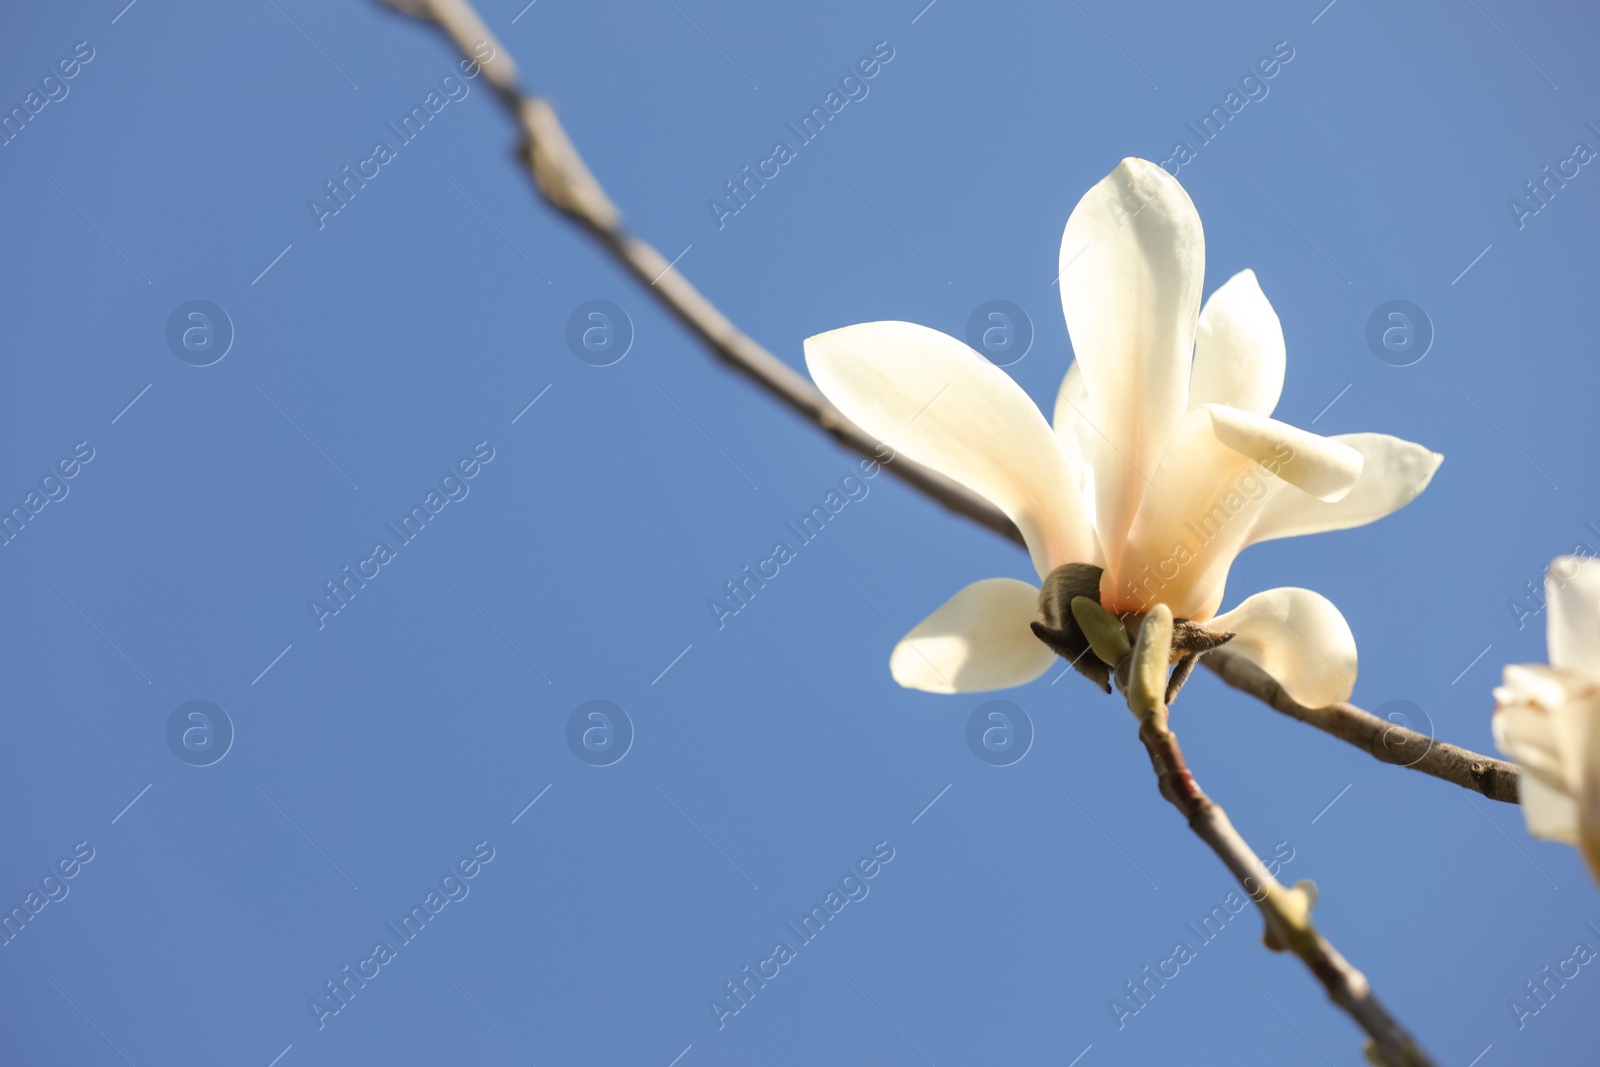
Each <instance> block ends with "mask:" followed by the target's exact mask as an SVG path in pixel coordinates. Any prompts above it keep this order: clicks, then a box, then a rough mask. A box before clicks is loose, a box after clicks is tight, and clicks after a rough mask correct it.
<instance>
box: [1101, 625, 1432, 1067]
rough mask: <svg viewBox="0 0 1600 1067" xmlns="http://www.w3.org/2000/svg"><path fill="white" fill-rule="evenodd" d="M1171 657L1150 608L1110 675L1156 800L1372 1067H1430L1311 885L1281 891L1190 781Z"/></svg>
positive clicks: (1167, 631)
mask: <svg viewBox="0 0 1600 1067" xmlns="http://www.w3.org/2000/svg"><path fill="white" fill-rule="evenodd" d="M1102 610H1103V609H1102ZM1107 618H1108V619H1109V618H1110V616H1109V615H1108V616H1107ZM1171 658H1172V613H1171V611H1169V610H1168V609H1167V607H1166V606H1165V605H1157V606H1156V608H1155V609H1153V610H1152V611H1151V613H1150V614H1149V615H1147V616H1145V618H1144V619H1143V620H1142V625H1141V626H1140V628H1139V633H1138V638H1137V642H1136V643H1135V645H1134V648H1133V651H1132V652H1131V653H1129V654H1128V655H1126V656H1125V657H1123V659H1122V661H1121V662H1120V663H1118V664H1117V668H1116V671H1115V672H1114V677H1115V678H1116V681H1117V688H1118V689H1120V690H1121V691H1122V693H1123V695H1124V696H1125V697H1127V701H1128V710H1129V711H1132V712H1133V713H1134V715H1135V716H1137V717H1138V719H1139V740H1140V741H1141V742H1143V743H1144V747H1145V751H1146V752H1147V753H1148V754H1149V756H1150V766H1151V769H1152V770H1154V771H1155V774H1156V782H1157V784H1158V786H1159V787H1160V789H1161V795H1162V796H1164V797H1166V798H1167V800H1168V801H1169V802H1170V803H1171V804H1172V806H1173V807H1175V808H1177V809H1178V810H1179V811H1180V812H1182V813H1183V817H1184V818H1185V819H1186V820H1187V821H1188V823H1189V829H1191V830H1193V831H1194V833H1195V836H1196V837H1198V838H1200V840H1202V841H1204V842H1205V843H1206V845H1207V846H1208V847H1209V848H1210V849H1211V851H1212V852H1214V853H1216V855H1217V858H1218V859H1220V860H1222V862H1223V864H1224V865H1225V866H1226V867H1227V868H1228V870H1229V871H1231V872H1232V873H1233V876H1234V877H1235V878H1237V879H1238V880H1239V885H1240V886H1241V887H1242V888H1243V889H1244V891H1245V892H1246V893H1248V894H1250V899H1251V900H1253V901H1255V902H1256V904H1257V906H1258V907H1260V909H1261V916H1262V919H1263V920H1264V921H1265V923H1266V936H1265V938H1264V940H1265V942H1266V945H1267V947H1268V948H1270V949H1272V950H1274V951H1277V952H1293V953H1294V954H1295V955H1296V956H1297V957H1299V959H1300V961H1301V962H1302V963H1304V964H1305V965H1306V969H1307V970H1309V971H1310V972H1311V974H1312V976H1313V977H1315V978H1316V979H1317V981H1318V982H1320V983H1322V987H1323V988H1324V989H1325V990H1327V993H1328V998H1329V999H1330V1000H1332V1001H1333V1002H1334V1003H1335V1004H1337V1005H1338V1006H1339V1007H1340V1008H1341V1009H1342V1010H1343V1011H1344V1012H1345V1014H1347V1015H1349V1016H1350V1018H1351V1019H1352V1020H1354V1021H1355V1023H1356V1025H1358V1026H1360V1027H1361V1029H1362V1030H1364V1031H1366V1033H1367V1036H1368V1037H1369V1038H1370V1039H1371V1040H1370V1042H1369V1044H1368V1048H1367V1052H1368V1056H1369V1057H1370V1058H1371V1059H1372V1060H1373V1062H1375V1063H1379V1064H1382V1065H1383V1067H1433V1061H1432V1060H1431V1059H1429V1058H1428V1056H1427V1054H1426V1053H1424V1052H1423V1051H1422V1048H1421V1046H1419V1045H1418V1044H1417V1042H1416V1039H1415V1038H1413V1037H1412V1036H1411V1034H1410V1033H1408V1032H1407V1031H1406V1028H1405V1027H1404V1026H1402V1025H1401V1024H1400V1021H1399V1020H1398V1019H1396V1018H1395V1017H1394V1016H1393V1015H1391V1014H1389V1010H1388V1009H1387V1008H1385V1007H1384V1006H1383V1003H1382V1002H1381V1001H1379V1000H1378V998H1377V996H1376V995H1375V994H1374V993H1373V992H1372V984H1371V983H1370V982H1368V981H1367V976H1366V975H1364V974H1362V973H1361V971H1359V970H1357V969H1356V967H1355V966H1354V965H1352V964H1351V963H1350V961H1349V960H1347V959H1345V958H1344V957H1343V956H1342V955H1340V954H1339V950H1338V949H1336V948H1334V947H1333V944H1332V942H1330V941H1329V940H1328V939H1327V938H1326V937H1324V936H1323V935H1322V933H1321V932H1320V931H1318V930H1317V928H1316V926H1315V925H1314V924H1313V923H1312V921H1311V910H1312V908H1313V907H1314V906H1315V905H1316V886H1315V885H1313V884H1312V883H1310V882H1301V883H1299V884H1298V885H1295V886H1294V887H1292V888H1286V887H1285V886H1284V885H1283V884H1282V883H1281V882H1279V881H1278V880H1277V879H1276V878H1275V877H1273V875H1272V873H1271V872H1270V871H1268V870H1267V868H1266V865H1265V864H1263V863H1262V862H1261V860H1260V859H1259V858H1257V853H1256V851H1255V849H1253V848H1251V847H1250V845H1249V843H1248V842H1246V841H1245V839H1244V836H1243V835H1242V834H1240V833H1239V831H1238V830H1237V829H1235V828H1234V825H1233V823H1232V821H1230V820H1229V818H1228V813H1227V812H1225V811H1223V810H1222V806H1221V805H1220V804H1218V803H1216V801H1214V800H1212V799H1211V798H1210V797H1208V796H1206V794H1205V790H1203V789H1201V788H1200V783H1199V782H1197V781H1195V777H1194V774H1193V772H1191V771H1190V770H1189V765H1188V763H1187V762H1185V760H1184V758H1183V750H1182V749H1181V748H1179V747H1178V738H1177V736H1176V735H1175V734H1174V733H1173V732H1172V730H1171V727H1170V725H1169V724H1170V719H1169V716H1168V714H1167V705H1166V701H1165V699H1164V693H1165V691H1166V686H1167V673H1168V667H1169V664H1170V663H1171Z"/></svg>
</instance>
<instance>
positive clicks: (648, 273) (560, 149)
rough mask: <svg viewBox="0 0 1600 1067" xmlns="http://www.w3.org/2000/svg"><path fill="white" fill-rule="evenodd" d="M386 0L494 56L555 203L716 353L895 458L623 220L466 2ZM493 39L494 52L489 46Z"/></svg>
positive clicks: (937, 481) (865, 451)
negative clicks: (524, 87)
mask: <svg viewBox="0 0 1600 1067" xmlns="http://www.w3.org/2000/svg"><path fill="white" fill-rule="evenodd" d="M381 2H382V3H385V4H387V5H388V6H390V7H392V8H394V9H396V10H398V11H403V12H405V13H407V14H411V15H417V16H419V17H422V18H425V19H428V20H430V21H432V22H433V23H434V24H435V25H437V26H439V27H440V28H441V29H443V30H444V32H445V33H446V34H447V35H448V36H449V37H450V39H451V40H452V41H454V42H455V44H456V46H457V47H458V48H460V49H461V51H462V52H463V53H465V54H466V55H467V56H468V58H479V55H480V52H475V50H480V49H481V53H482V54H490V55H492V56H493V57H494V58H493V59H491V60H488V61H486V62H482V64H481V65H482V69H483V72H484V73H485V74H486V75H488V76H489V80H490V83H491V84H492V85H493V86H494V87H495V89H496V90H497V91H498V95H499V98H500V100H501V102H502V103H504V104H505V106H506V109H507V110H508V111H509V112H510V113H511V116H512V118H513V119H515V120H516V121H517V123H518V124H519V125H520V126H521V127H522V128H523V132H524V134H525V135H526V140H525V141H524V144H523V150H522V152H523V159H524V161H525V162H526V163H527V165H528V169H529V171H530V173H531V174H532V176H533V179H534V182H535V184H536V185H537V186H538V189H539V191H540V193H542V194H543V195H544V198H545V200H546V201H547V202H549V203H550V205H551V206H552V207H554V208H556V209H557V210H559V211H560V212H562V213H563V214H565V215H566V216H567V217H569V218H571V219H572V220H573V221H575V222H577V223H578V224H579V225H580V226H582V227H583V228H584V229H585V230H587V231H588V232H589V234H590V235H591V236H592V237H594V238H595V239H596V240H597V241H599V242H600V244H601V245H603V246H604V247H605V248H606V250H607V251H609V252H610V253H611V255H612V256H613V257H614V258H615V259H616V260H617V261H618V262H619V263H621V264H622V265H623V266H624V267H626V268H627V269H628V271H629V272H630V273H631V274H633V276H634V277H635V278H637V279H639V281H640V282H641V283H642V284H643V287H644V289H645V291H646V292H648V293H650V294H651V295H652V296H654V297H655V299H656V300H658V301H659V302H660V303H661V304H662V306H663V307H665V308H666V309H667V310H668V311H669V312H671V313H672V314H673V315H674V316H675V317H676V318H677V319H678V321H680V322H682V323H683V324H684V325H685V326H687V327H688V328H689V330H690V331H691V332H692V333H694V334H695V335H696V336H697V337H699V338H700V340H701V341H703V342H704V343H705V345H706V347H707V348H709V349H710V350H711V351H712V353H713V354H715V355H716V356H717V357H718V358H719V359H721V360H722V361H723V362H724V363H726V364H728V365H729V366H730V367H733V368H734V369H735V370H738V371H739V372H740V373H742V374H745V375H746V376H748V377H750V378H752V379H754V381H755V382H756V384H758V385H760V386H761V387H762V388H764V389H765V390H766V391H767V392H768V393H770V394H772V395H773V396H774V397H776V398H777V399H778V400H780V401H782V402H783V403H784V404H786V405H788V406H789V407H790V408H793V409H794V410H795V411H796V412H798V413H799V414H800V415H801V416H803V417H804V418H805V419H807V420H808V421H810V422H813V423H816V424H817V425H818V426H820V427H822V428H823V429H824V430H826V431H827V432H828V433H829V434H830V435H832V436H833V438H834V440H836V441H838V442H839V443H840V444H842V445H844V446H845V447H846V448H848V449H850V450H851V451H853V452H857V453H859V454H860V455H862V456H865V457H866V458H868V459H871V460H878V461H885V456H886V454H890V455H892V453H888V449H887V448H885V447H883V445H882V443H881V442H880V441H878V439H877V438H875V437H873V436H872V435H871V434H869V433H867V432H866V431H865V430H863V429H861V427H859V426H857V425H856V424H855V423H853V422H851V421H850V420H849V419H847V418H845V417H844V415H843V413H841V412H840V411H839V409H838V408H836V407H834V406H833V404H831V403H829V401H828V399H827V398H826V397H824V396H823V395H822V393H821V392H819V391H818V390H817V388H816V387H815V386H814V385H812V384H811V383H810V382H809V381H807V380H806V379H805V378H804V377H803V376H802V375H801V374H799V373H798V372H796V371H795V370H794V368H792V367H790V366H789V365H788V364H787V363H785V362H784V361H783V360H781V359H779V358H778V357H777V356H775V355H773V354H772V353H771V352H769V351H767V349H766V348H764V347H763V346H762V345H760V344H758V343H757V342H756V341H755V340H753V339H752V338H751V337H749V336H748V335H747V334H745V333H744V332H743V331H741V330H740V329H739V328H738V327H737V326H735V325H734V324H733V322H732V321H731V320H729V319H728V317H727V316H726V315H724V314H723V313H722V312H721V311H719V310H718V309H717V307H716V305H715V304H713V303H711V301H709V300H707V299H706V298H705V296H703V295H702V294H701V292H700V290H698V289H696V288H695V287H694V286H693V285H692V284H691V283H690V282H689V280H688V278H686V277H685V276H684V275H683V272H682V271H681V270H679V269H678V268H676V267H674V266H673V265H672V261H670V260H669V259H667V257H666V256H664V255H662V254H661V253H660V252H659V251H657V250H656V248H655V247H654V246H653V245H651V244H650V243H649V242H647V241H645V240H643V239H641V238H639V237H636V236H634V235H633V234H632V233H630V232H629V231H628V230H627V228H626V227H625V226H624V225H623V223H622V213H621V212H620V211H619V210H617V207H616V205H615V204H613V203H612V202H611V199H610V197H608V196H607V195H606V192H605V190H604V189H603V188H601V186H600V183H599V182H598V181H596V180H595V178H594V175H593V174H592V173H590V171H589V168H588V165H587V164H586V163H585V162H584V160H583V157H582V156H581V155H579V154H578V151H577V149H576V148H575V147H573V144H572V141H571V139H570V138H569V137H568V136H567V133H566V130H565V129H564V128H563V127H562V125H561V120H560V119H559V118H558V117H557V116H556V112H555V109H554V108H553V107H551V106H550V103H549V102H548V101H546V100H544V99H542V98H540V97H538V96H534V95H532V94H530V93H527V92H525V91H523V90H521V89H519V88H518V86H517V80H516V79H517V75H516V65H515V63H514V62H513V61H512V59H511V57H510V55H509V53H507V52H506V51H505V48H504V46H503V45H501V44H500V43H499V41H497V40H496V39H495V38H494V36H493V34H492V33H490V31H489V29H488V28H487V27H486V26H485V25H484V24H483V21H482V20H481V19H480V18H479V17H478V15H477V13H476V12H475V11H473V9H472V7H471V5H470V4H468V3H467V2H466V0H381ZM485 44H486V45H487V46H488V47H487V48H483V47H482V46H483V45H485ZM886 465H887V466H888V467H889V469H890V470H892V471H893V472H894V473H895V474H897V475H899V476H900V477H901V478H902V479H904V480H905V481H906V482H907V483H908V484H910V485H912V486H914V487H915V488H917V489H920V490H922V492H924V493H926V494H927V495H928V496H930V497H932V498H933V499H934V500H936V501H937V502H939V503H940V504H943V505H944V506H945V507H947V508H949V509H950V510H951V511H954V512H957V513H959V514H961V515H965V516H967V517H968V518H970V519H974V520H976V521H977V522H979V523H981V524H982V525H984V526H987V527H988V528H989V529H991V530H994V531H995V532H996V533H999V534H1002V535H1004V536H1007V537H1010V538H1011V539H1012V540H1014V541H1016V542H1017V543H1018V544H1021V543H1022V535H1021V534H1020V533H1018V532H1017V528H1016V525H1015V524H1014V523H1012V521H1011V520H1010V518H1008V517H1007V516H1006V514H1005V512H1003V511H1001V510H1000V509H999V508H997V507H995V506H994V505H993V504H991V503H989V502H988V501H987V500H984V499H983V498H982V497H980V496H977V495H976V494H974V493H973V492H971V491H970V490H968V489H967V488H966V487H965V486H962V485H960V484H958V483H956V482H954V481H952V480H951V479H949V478H947V477H945V476H944V475H943V474H940V473H939V472H938V471H935V470H933V469H931V468H929V467H924V466H922V465H921V464H919V463H916V462H913V461H912V460H910V459H907V458H905V457H903V456H899V457H894V459H893V462H892V463H887V464H886Z"/></svg>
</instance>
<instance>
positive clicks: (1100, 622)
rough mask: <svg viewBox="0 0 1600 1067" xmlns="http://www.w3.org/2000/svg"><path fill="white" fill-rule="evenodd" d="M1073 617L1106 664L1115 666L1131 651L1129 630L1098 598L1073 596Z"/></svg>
mask: <svg viewBox="0 0 1600 1067" xmlns="http://www.w3.org/2000/svg"><path fill="white" fill-rule="evenodd" d="M1072 617H1073V619H1074V620H1076V622H1077V624H1078V628H1079V629H1080V630H1082V631H1083V636H1085V637H1087V638H1088V639H1089V647H1090V648H1092V649H1094V654H1095V655H1096V656H1099V657H1100V659H1101V661H1102V662H1104V663H1105V665H1106V666H1108V667H1115V666H1116V665H1117V664H1119V663H1121V662H1122V660H1123V657H1125V656H1126V655H1127V654H1128V653H1129V652H1130V651H1131V649H1130V648H1129V647H1128V632H1127V631H1126V630H1124V629H1123V628H1122V623H1121V621H1120V620H1118V618H1117V617H1116V616H1115V615H1113V614H1111V612H1109V611H1107V610H1106V609H1105V608H1103V607H1101V606H1100V602H1099V601H1098V600H1091V599H1089V598H1088V597H1086V596H1077V597H1073V598H1072Z"/></svg>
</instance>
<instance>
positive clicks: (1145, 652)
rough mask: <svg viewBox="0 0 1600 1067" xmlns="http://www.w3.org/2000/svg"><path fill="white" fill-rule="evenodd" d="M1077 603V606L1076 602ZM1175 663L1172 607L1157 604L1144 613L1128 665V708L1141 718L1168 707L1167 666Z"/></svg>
mask: <svg viewBox="0 0 1600 1067" xmlns="http://www.w3.org/2000/svg"><path fill="white" fill-rule="evenodd" d="M1074 606H1076V605H1074ZM1171 662H1172V609H1171V608H1169V607H1167V606H1166V605H1165V604H1157V605H1156V606H1155V607H1153V608H1151V609H1150V611H1149V612H1148V613H1147V614H1146V615H1145V617H1144V622H1143V623H1142V624H1141V625H1140V627H1139V639H1138V641H1137V642H1136V643H1135V644H1134V646H1133V662H1132V663H1131V664H1130V665H1129V668H1128V710H1129V711H1131V712H1133V713H1134V714H1135V715H1137V716H1138V717H1139V718H1140V719H1146V718H1149V717H1150V716H1151V715H1154V714H1156V712H1158V711H1160V710H1161V709H1162V708H1164V707H1165V706H1166V696H1167V666H1168V665H1169V664H1170V663H1171Z"/></svg>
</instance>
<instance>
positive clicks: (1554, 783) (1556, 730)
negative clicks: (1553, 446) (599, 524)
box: [1494, 556, 1600, 880]
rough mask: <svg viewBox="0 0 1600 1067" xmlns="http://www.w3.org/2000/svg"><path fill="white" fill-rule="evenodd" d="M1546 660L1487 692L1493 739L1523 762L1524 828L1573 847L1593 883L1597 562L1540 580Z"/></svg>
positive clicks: (1597, 767) (1599, 670)
mask: <svg viewBox="0 0 1600 1067" xmlns="http://www.w3.org/2000/svg"><path fill="white" fill-rule="evenodd" d="M1545 594H1546V597H1547V603H1548V604H1549V607H1550V617H1549V620H1548V622H1547V624H1546V625H1547V627H1548V629H1547V630H1546V641H1547V642H1548V645H1549V654H1550V662H1549V663H1548V664H1544V663H1525V664H1520V665H1519V664H1513V665H1512V666H1509V667H1507V668H1506V670H1505V679H1504V684H1503V685H1500V686H1497V687H1496V688H1495V691H1494V699H1495V712H1494V740H1495V744H1496V745H1498V746H1499V747H1500V751H1502V752H1504V753H1505V754H1506V755H1508V756H1510V757H1511V758H1512V759H1514V760H1516V761H1517V763H1518V764H1519V765H1521V767H1522V777H1521V784H1520V786H1519V787H1518V788H1519V790H1520V793H1521V797H1520V799H1521V800H1522V813H1523V816H1524V817H1525V818H1526V819H1527V820H1528V832H1529V833H1530V834H1533V836H1535V837H1543V838H1547V839H1549V840H1551V841H1564V842H1566V843H1567V844H1569V845H1575V846H1577V848H1578V849H1579V850H1580V851H1582V853H1583V855H1584V858H1585V859H1587V860H1588V861H1589V869H1590V870H1591V871H1593V872H1594V875H1595V878H1596V879H1597V880H1600V560H1594V559H1581V558H1579V557H1577V556H1562V557H1561V558H1559V559H1557V560H1556V561H1555V562H1553V563H1551V564H1550V571H1549V573H1548V574H1547V575H1546V577H1545Z"/></svg>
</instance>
